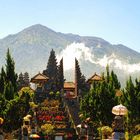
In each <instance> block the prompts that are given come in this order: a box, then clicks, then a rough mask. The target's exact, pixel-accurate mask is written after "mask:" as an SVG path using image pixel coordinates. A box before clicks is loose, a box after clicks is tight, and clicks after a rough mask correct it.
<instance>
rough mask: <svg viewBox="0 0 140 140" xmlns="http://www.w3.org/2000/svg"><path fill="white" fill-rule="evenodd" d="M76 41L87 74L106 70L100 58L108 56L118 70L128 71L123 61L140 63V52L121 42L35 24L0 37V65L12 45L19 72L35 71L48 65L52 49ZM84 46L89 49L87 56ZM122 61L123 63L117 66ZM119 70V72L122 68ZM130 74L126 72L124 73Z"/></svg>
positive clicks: (2, 63) (60, 47)
mask: <svg viewBox="0 0 140 140" xmlns="http://www.w3.org/2000/svg"><path fill="white" fill-rule="evenodd" d="M74 42H75V47H74V49H76V51H80V52H81V54H80V55H81V56H80V58H79V61H80V65H81V68H82V72H83V73H84V74H85V73H86V74H85V75H86V76H87V77H90V76H91V74H93V73H94V72H98V73H100V72H101V71H102V70H104V69H105V66H103V65H102V64H101V62H102V61H103V60H105V59H106V61H108V62H109V64H110V65H111V68H113V69H115V70H116V71H117V72H118V71H119V70H122V71H123V73H126V72H125V70H126V69H125V70H123V65H127V66H128V67H129V66H130V67H131V65H134V64H138V66H139V67H140V65H139V63H140V53H138V52H136V51H134V50H132V49H130V48H128V47H126V46H124V45H122V44H117V45H113V44H111V43H109V42H108V41H106V40H104V39H102V38H99V37H90V36H80V35H76V34H72V33H65V34H64V33H61V32H55V31H53V30H52V29H50V28H48V27H46V26H43V25H41V24H36V25H32V26H30V27H28V28H25V29H24V30H22V31H20V32H18V33H16V34H13V35H8V36H7V37H5V38H3V39H1V40H0V56H1V57H0V64H1V65H0V67H1V66H2V65H4V62H5V55H6V51H7V48H9V49H10V51H11V53H12V56H13V57H14V60H15V62H16V70H17V72H18V73H19V72H24V71H28V72H29V73H30V75H34V74H35V73H37V72H38V71H42V70H43V69H45V68H46V65H47V61H48V57H49V53H50V51H51V49H54V50H55V52H56V54H58V55H60V54H62V52H63V51H64V50H65V51H66V49H67V47H69V46H70V45H71V44H73V43H74ZM79 44H83V45H84V46H83V48H82V47H81V48H80V47H79V48H78V47H77V46H76V45H79ZM70 49H71V48H70ZM82 49H83V50H82ZM84 49H85V50H87V54H88V56H86V52H85V51H84ZM63 53H64V52H63ZM88 57H90V58H88ZM119 64H121V66H118V65H119ZM113 65H114V66H113ZM139 67H138V69H137V70H136V72H135V74H137V75H139V74H140V69H139ZM85 68H86V69H88V70H85ZM124 68H125V67H124ZM66 73H67V72H66ZM118 73H119V74H120V72H118ZM129 74H130V73H127V75H126V74H125V75H124V77H126V76H128V75H129ZM133 74H134V73H133ZM120 77H122V76H120Z"/></svg>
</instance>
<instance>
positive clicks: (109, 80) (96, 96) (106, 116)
mask: <svg viewBox="0 0 140 140" xmlns="http://www.w3.org/2000/svg"><path fill="white" fill-rule="evenodd" d="M114 75H115V76H114ZM114 77H115V78H114ZM102 79H104V80H102V81H100V82H93V89H91V91H90V92H89V93H88V94H87V95H86V96H84V98H83V99H82V102H81V110H82V113H83V114H84V116H85V118H86V117H91V119H93V121H94V122H96V123H97V125H99V122H101V123H102V124H103V125H111V123H112V121H113V114H112V113H111V110H112V107H113V106H115V105H116V104H118V100H117V97H116V96H115V95H116V94H115V91H116V90H115V89H116V88H119V86H118V85H119V84H117V85H115V84H114V83H115V81H117V75H116V74H115V73H114V72H112V74H109V68H107V69H106V76H104V74H103V77H102ZM118 83H119V81H118Z"/></svg>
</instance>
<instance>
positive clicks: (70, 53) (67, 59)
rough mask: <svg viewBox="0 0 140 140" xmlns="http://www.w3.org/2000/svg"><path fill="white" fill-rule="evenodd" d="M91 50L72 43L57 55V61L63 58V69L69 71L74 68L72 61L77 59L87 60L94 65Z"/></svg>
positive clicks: (82, 45) (83, 45)
mask: <svg viewBox="0 0 140 140" xmlns="http://www.w3.org/2000/svg"><path fill="white" fill-rule="evenodd" d="M91 52H92V51H91V49H90V48H88V47H86V46H85V44H84V43H75V42H74V43H72V44H70V45H68V46H67V47H66V48H65V49H64V50H62V51H61V52H60V54H59V55H57V58H58V60H59V59H61V58H62V57H63V58H64V60H63V63H64V69H65V70H70V69H73V68H74V60H75V58H77V60H79V61H84V60H89V61H90V62H92V63H94V60H93V58H94V54H93V53H91Z"/></svg>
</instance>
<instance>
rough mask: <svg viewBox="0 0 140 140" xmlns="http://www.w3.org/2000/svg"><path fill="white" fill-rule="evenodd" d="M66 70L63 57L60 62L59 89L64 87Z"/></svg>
mask: <svg viewBox="0 0 140 140" xmlns="http://www.w3.org/2000/svg"><path fill="white" fill-rule="evenodd" d="M64 81H65V79H64V72H63V58H62V59H61V60H60V64H59V66H58V89H59V91H60V90H63V88H64Z"/></svg>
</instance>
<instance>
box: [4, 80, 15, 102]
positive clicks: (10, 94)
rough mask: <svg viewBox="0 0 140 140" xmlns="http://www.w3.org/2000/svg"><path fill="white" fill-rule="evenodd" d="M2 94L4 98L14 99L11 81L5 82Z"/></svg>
mask: <svg viewBox="0 0 140 140" xmlns="http://www.w3.org/2000/svg"><path fill="white" fill-rule="evenodd" d="M4 95H5V99H7V100H11V99H14V87H13V86H12V83H11V81H9V82H5V85H4Z"/></svg>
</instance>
